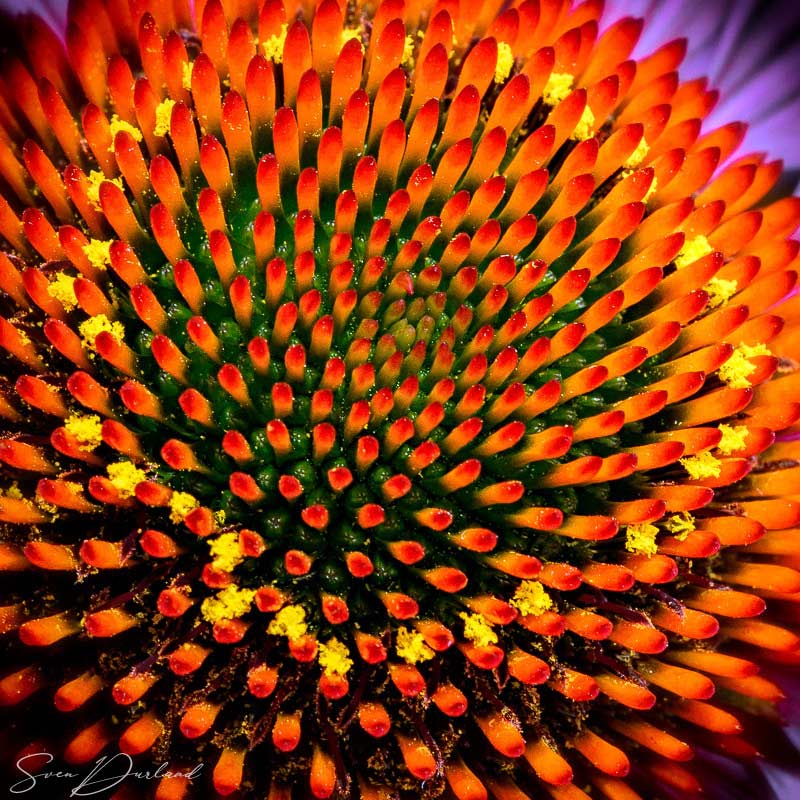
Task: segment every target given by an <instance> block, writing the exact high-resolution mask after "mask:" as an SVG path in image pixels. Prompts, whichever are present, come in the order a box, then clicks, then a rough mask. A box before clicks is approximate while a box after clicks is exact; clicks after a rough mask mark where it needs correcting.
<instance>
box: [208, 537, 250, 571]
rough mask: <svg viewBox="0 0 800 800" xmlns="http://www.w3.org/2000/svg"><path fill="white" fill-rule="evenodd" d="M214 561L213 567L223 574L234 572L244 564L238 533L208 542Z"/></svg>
mask: <svg viewBox="0 0 800 800" xmlns="http://www.w3.org/2000/svg"><path fill="white" fill-rule="evenodd" d="M208 546H209V549H210V550H211V555H212V556H213V558H214V560H213V561H212V566H213V567H214V568H215V569H219V570H222V571H223V572H233V570H234V569H236V567H237V566H238V565H239V564H241V563H242V560H243V556H242V548H241V547H239V534H238V533H223V534H222V535H221V536H217V538H216V539H211V540H210V541H209V542H208Z"/></svg>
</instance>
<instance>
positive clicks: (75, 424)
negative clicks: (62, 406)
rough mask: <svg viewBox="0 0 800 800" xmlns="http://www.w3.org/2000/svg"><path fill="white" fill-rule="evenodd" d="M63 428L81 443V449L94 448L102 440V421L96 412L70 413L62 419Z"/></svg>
mask: <svg viewBox="0 0 800 800" xmlns="http://www.w3.org/2000/svg"><path fill="white" fill-rule="evenodd" d="M64 428H65V429H66V431H67V433H69V434H70V435H71V436H74V437H75V438H76V439H77V440H78V441H79V442H80V443H81V446H80V449H81V450H85V451H90V450H94V449H95V448H96V447H98V446H99V445H100V444H101V443H102V441H103V433H102V431H103V423H102V422H101V420H100V417H98V416H97V414H86V415H85V416H84V415H81V414H72V415H70V416H69V417H67V419H66V420H65V421H64Z"/></svg>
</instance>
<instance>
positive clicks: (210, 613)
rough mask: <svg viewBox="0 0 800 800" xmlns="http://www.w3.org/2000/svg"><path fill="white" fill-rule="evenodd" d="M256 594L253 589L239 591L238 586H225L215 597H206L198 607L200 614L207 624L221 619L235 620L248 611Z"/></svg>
mask: <svg viewBox="0 0 800 800" xmlns="http://www.w3.org/2000/svg"><path fill="white" fill-rule="evenodd" d="M255 595H256V593H255V591H254V590H253V589H240V588H239V587H238V586H235V585H231V586H226V587H225V588H224V589H223V590H222V591H221V592H217V595H216V597H207V598H206V599H205V600H203V603H202V605H201V606H200V613H201V614H202V615H203V618H204V619H206V620H208V621H209V622H212V623H214V622H219V621H220V620H223V619H236V618H237V617H241V616H242V615H243V614H246V613H247V612H248V611H249V610H250V604H251V603H252V602H253V598H254V597H255Z"/></svg>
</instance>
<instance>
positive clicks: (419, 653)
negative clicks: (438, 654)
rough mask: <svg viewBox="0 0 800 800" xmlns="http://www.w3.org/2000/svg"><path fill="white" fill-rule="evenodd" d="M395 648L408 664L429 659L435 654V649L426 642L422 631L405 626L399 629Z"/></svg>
mask: <svg viewBox="0 0 800 800" xmlns="http://www.w3.org/2000/svg"><path fill="white" fill-rule="evenodd" d="M395 650H396V651H397V655H398V656H400V658H402V659H403V661H405V662H406V663H407V664H417V663H418V662H420V661H429V660H430V659H431V658H433V656H434V655H435V654H434V652H433V650H432V649H431V648H430V647H428V645H427V644H425V637H424V636H423V635H422V634H421V633H418V632H417V631H412V630H410V629H409V628H405V627H400V628H398V629H397V639H396V641H395Z"/></svg>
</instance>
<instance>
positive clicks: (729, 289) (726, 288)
mask: <svg viewBox="0 0 800 800" xmlns="http://www.w3.org/2000/svg"><path fill="white" fill-rule="evenodd" d="M703 288H704V289H705V291H706V292H708V307H709V308H719V307H720V306H724V305H725V303H727V302H728V300H730V299H731V297H733V296H734V295H735V294H736V290H737V289H738V288H739V284H738V283H737V282H736V281H727V280H725V278H712V279H711V280H710V281H709V282H708V283H707V284H706V285H705V286H704V287H703Z"/></svg>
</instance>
